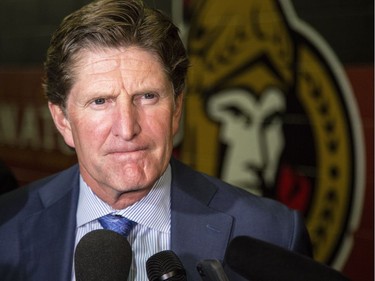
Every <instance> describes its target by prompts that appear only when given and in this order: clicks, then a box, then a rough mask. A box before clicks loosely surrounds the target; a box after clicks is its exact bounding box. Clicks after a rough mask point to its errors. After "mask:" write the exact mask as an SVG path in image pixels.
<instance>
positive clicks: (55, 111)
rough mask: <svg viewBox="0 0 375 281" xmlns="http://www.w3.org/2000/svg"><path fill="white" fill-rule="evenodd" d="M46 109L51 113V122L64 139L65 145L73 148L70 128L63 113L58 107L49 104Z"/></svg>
mask: <svg viewBox="0 0 375 281" xmlns="http://www.w3.org/2000/svg"><path fill="white" fill-rule="evenodd" d="M48 107H49V111H50V112H51V115H52V119H53V122H54V123H55V126H56V128H57V130H58V131H59V132H60V134H61V135H62V137H63V138H64V141H65V143H66V144H67V145H68V146H70V147H75V145H74V140H73V134H72V128H71V126H70V122H69V120H68V118H67V116H66V114H65V113H64V111H63V110H62V109H61V107H60V106H59V105H56V104H53V103H51V102H49V103H48Z"/></svg>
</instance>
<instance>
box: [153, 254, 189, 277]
mask: <svg viewBox="0 0 375 281" xmlns="http://www.w3.org/2000/svg"><path fill="white" fill-rule="evenodd" d="M146 270H147V277H148V279H149V280H150V281H164V280H168V281H187V280H186V271H185V268H184V266H183V265H182V263H181V261H180V259H179V258H178V257H177V255H176V254H175V253H174V252H173V251H170V250H166V251H161V252H159V253H156V254H154V255H152V256H151V257H150V258H149V259H148V260H147V261H146Z"/></svg>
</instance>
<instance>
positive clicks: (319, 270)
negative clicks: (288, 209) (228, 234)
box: [225, 236, 348, 281]
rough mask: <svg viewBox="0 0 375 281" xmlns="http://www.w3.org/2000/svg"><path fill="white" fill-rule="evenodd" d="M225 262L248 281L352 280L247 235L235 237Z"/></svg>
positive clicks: (305, 258) (301, 256)
mask: <svg viewBox="0 0 375 281" xmlns="http://www.w3.org/2000/svg"><path fill="white" fill-rule="evenodd" d="M225 261H226V262H227V263H228V265H229V267H230V268H232V270H233V271H235V272H237V273H238V274H240V275H242V276H243V277H245V278H246V279H248V280H257V281H270V280H278V281H300V280H304V281H316V280H319V281H344V280H348V279H347V278H346V277H344V276H343V275H342V274H341V273H339V272H338V271H336V270H334V269H332V268H330V267H328V266H326V265H324V264H321V263H318V262H316V261H314V260H313V259H311V258H309V257H306V256H303V255H301V254H297V253H295V252H291V251H288V250H286V249H284V248H281V247H279V246H276V245H273V244H270V243H267V242H264V241H261V240H258V239H254V238H251V237H247V236H238V237H235V238H234V239H233V240H232V241H231V242H230V243H229V246H228V248H227V251H226V254H225Z"/></svg>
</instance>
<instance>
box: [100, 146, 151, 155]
mask: <svg viewBox="0 0 375 281" xmlns="http://www.w3.org/2000/svg"><path fill="white" fill-rule="evenodd" d="M146 150H147V148H146V147H131V148H129V147H128V148H116V149H112V150H109V151H108V152H107V153H106V155H112V156H126V155H129V156H130V155H135V154H139V153H143V152H145V151H146Z"/></svg>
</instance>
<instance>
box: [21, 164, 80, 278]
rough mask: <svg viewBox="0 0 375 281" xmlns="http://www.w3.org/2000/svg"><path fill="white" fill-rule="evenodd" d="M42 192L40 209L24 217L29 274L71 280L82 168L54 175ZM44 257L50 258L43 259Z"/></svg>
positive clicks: (32, 276) (23, 225) (25, 257)
mask: <svg viewBox="0 0 375 281" xmlns="http://www.w3.org/2000/svg"><path fill="white" fill-rule="evenodd" d="M38 193H39V194H38V195H39V198H40V203H41V205H40V208H39V209H38V210H36V211H35V212H34V213H31V214H30V216H28V217H27V218H26V219H25V220H24V222H23V223H22V229H21V232H22V235H23V239H21V240H22V241H24V244H23V245H21V246H22V247H23V249H24V259H25V260H27V262H25V264H27V268H26V272H25V274H26V276H27V277H28V278H29V279H30V280H56V281H63V280H64V281H65V280H70V279H71V270H72V264H73V251H74V244H75V228H76V209H77V202H78V194H79V171H78V167H77V166H73V167H72V168H70V169H68V170H66V171H64V172H62V173H60V174H58V175H57V176H56V177H53V178H52V179H51V180H50V181H49V182H48V183H46V184H45V185H44V186H43V187H42V188H41V189H40V190H39V192H38ZM30 233H32V234H33V235H30ZM40 257H48V258H47V259H44V260H41V259H40ZM46 268H47V269H48V270H46ZM29 279H28V280H29Z"/></svg>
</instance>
